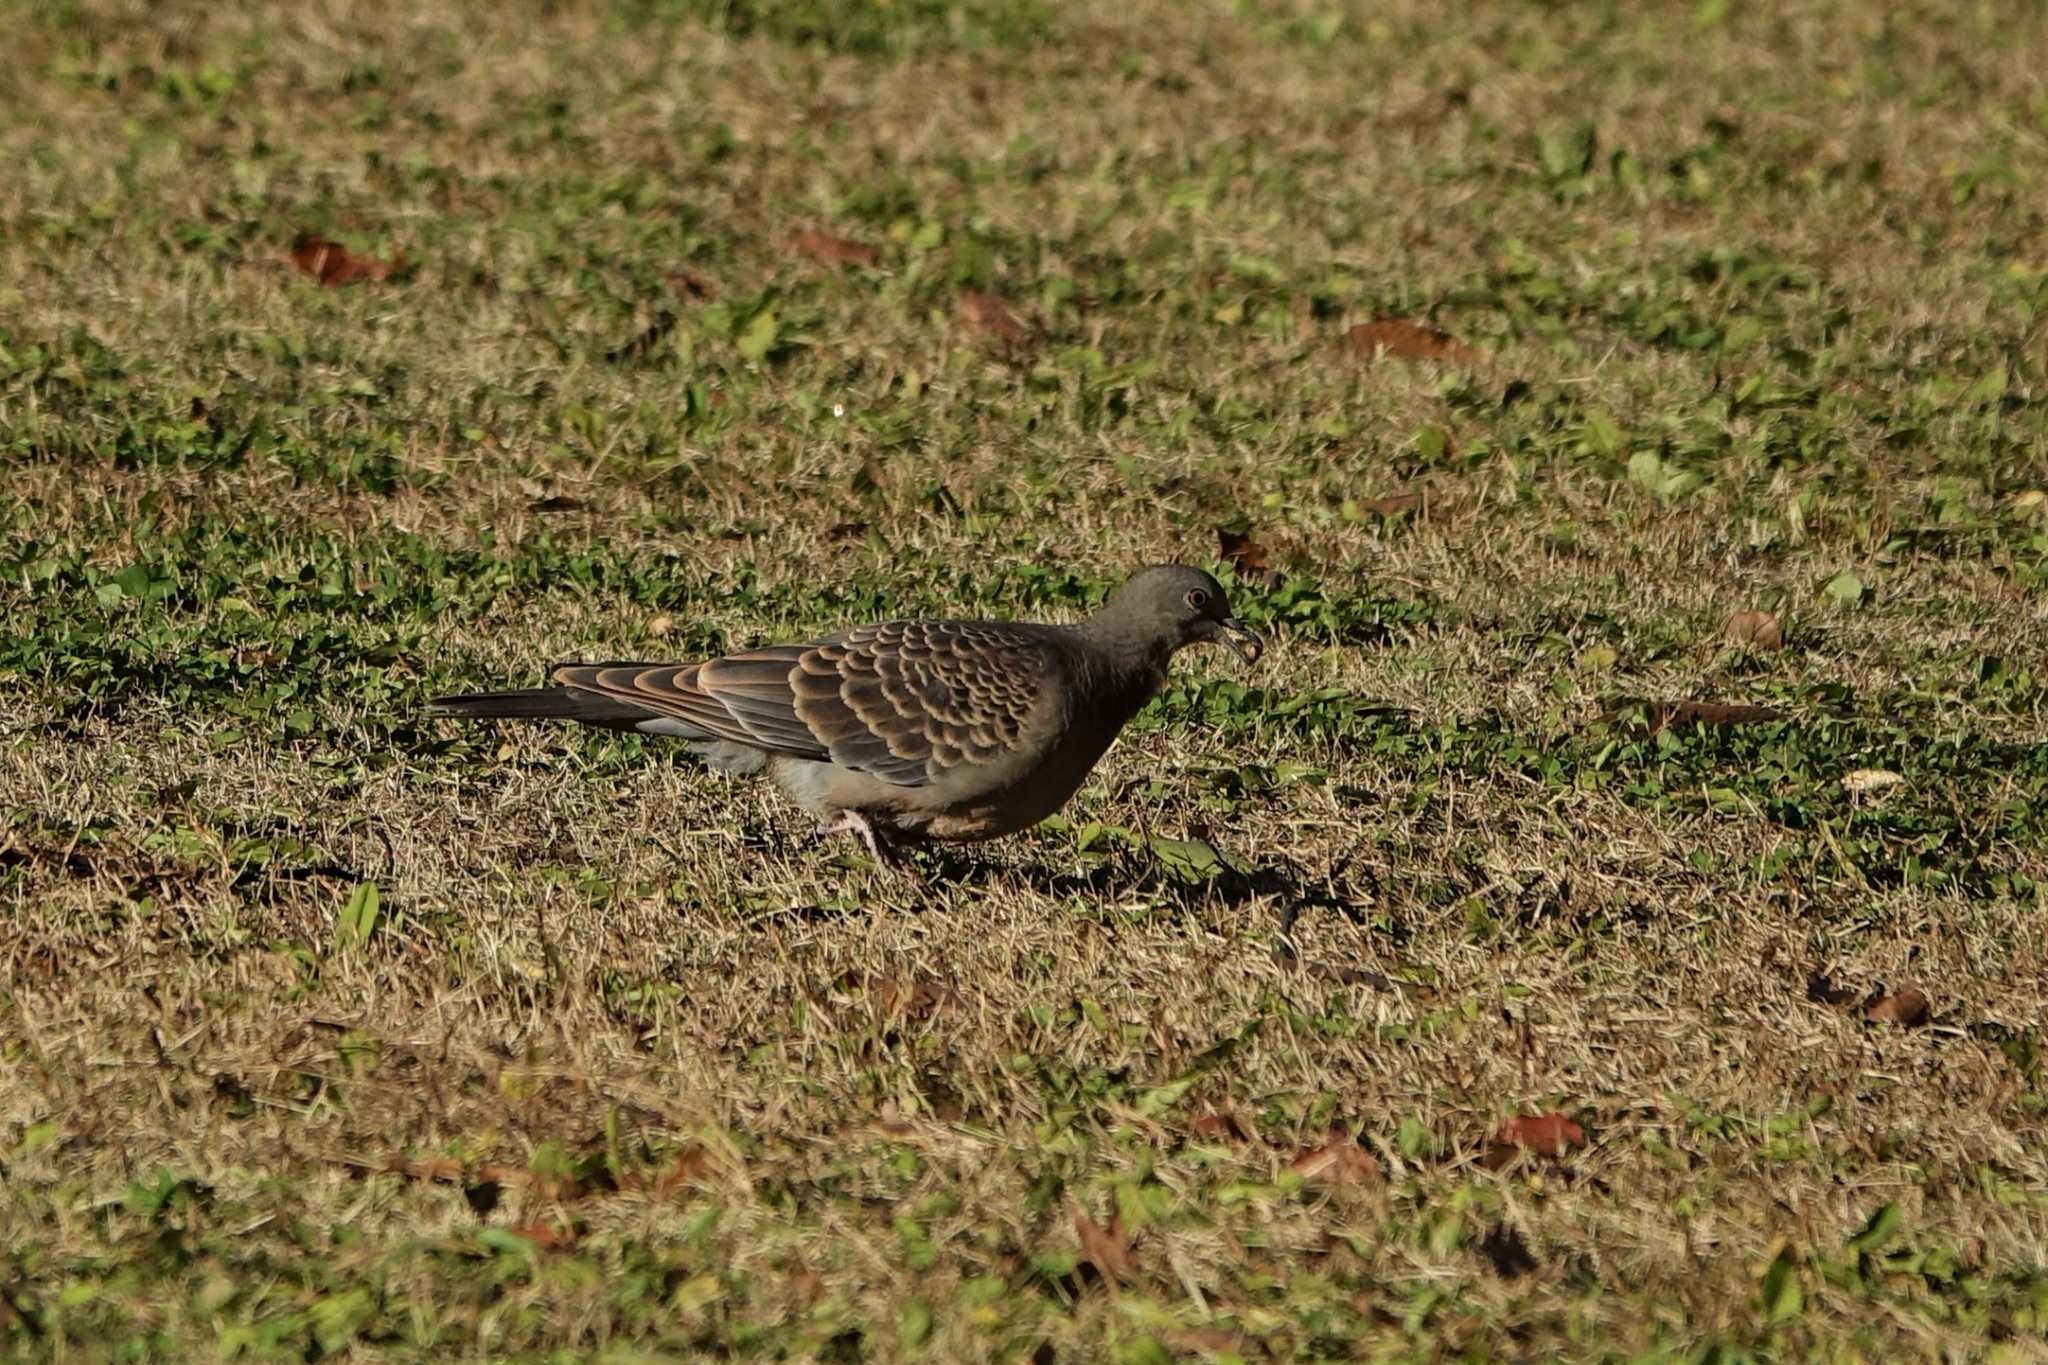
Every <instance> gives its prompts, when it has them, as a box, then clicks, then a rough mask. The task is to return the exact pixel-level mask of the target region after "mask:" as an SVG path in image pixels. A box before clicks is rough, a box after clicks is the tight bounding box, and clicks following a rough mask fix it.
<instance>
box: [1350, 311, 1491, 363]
mask: <svg viewBox="0 0 2048 1365" xmlns="http://www.w3.org/2000/svg"><path fill="white" fill-rule="evenodd" d="M1343 346H1344V349H1345V350H1347V351H1349V352H1351V354H1353V355H1355V356H1357V357H1358V358H1359V359H1361V360H1372V359H1374V358H1376V357H1378V356H1380V355H1382V354H1385V355H1389V356H1392V357H1393V358H1394V359H1396V360H1450V361H1457V362H1461V363H1462V362H1465V361H1471V360H1477V359H1478V358H1479V353H1478V352H1477V351H1475V350H1473V349H1472V348H1471V347H1470V346H1467V345H1465V344H1464V343H1463V342H1461V341H1459V340H1458V339H1457V338H1455V337H1453V336H1450V335H1449V334H1448V333H1445V332H1440V331H1438V330H1437V329H1436V328H1434V327H1432V326H1430V325H1429V324H1428V323H1426V322H1417V321H1415V320H1414V319H1413V318H1380V319H1378V320H1376V321H1373V322H1361V323H1359V324H1358V325H1357V326H1356V327H1353V328H1352V329H1351V330H1350V331H1348V332H1346V333H1345V334H1344V340H1343Z"/></svg>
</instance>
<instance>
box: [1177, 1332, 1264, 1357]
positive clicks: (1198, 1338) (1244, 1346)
mask: <svg viewBox="0 0 2048 1365" xmlns="http://www.w3.org/2000/svg"><path fill="white" fill-rule="evenodd" d="M1159 1339H1160V1341H1162V1342H1164V1343H1165V1344H1166V1345H1168V1346H1171V1347H1173V1348H1174V1349H1175V1350H1177V1351H1200V1352H1202V1353H1204V1354H1205V1355H1212V1356H1220V1355H1233V1356H1239V1357H1243V1358H1245V1359H1249V1358H1250V1357H1251V1356H1252V1355H1254V1354H1256V1353H1258V1352H1259V1347H1258V1343H1257V1342H1255V1341H1253V1340H1252V1339H1251V1338H1250V1337H1248V1336H1246V1335H1245V1334H1244V1333H1242V1332H1226V1331H1224V1330H1223V1329H1222V1328H1221V1327H1169V1328H1167V1329H1166V1330H1165V1331H1163V1332H1161V1333H1160V1334H1159Z"/></svg>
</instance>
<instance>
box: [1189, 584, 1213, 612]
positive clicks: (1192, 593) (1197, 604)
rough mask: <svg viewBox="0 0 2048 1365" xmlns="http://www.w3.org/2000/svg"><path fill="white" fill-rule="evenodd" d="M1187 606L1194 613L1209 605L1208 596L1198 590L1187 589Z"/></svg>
mask: <svg viewBox="0 0 2048 1365" xmlns="http://www.w3.org/2000/svg"><path fill="white" fill-rule="evenodd" d="M1188 605H1189V606H1191V607H1193V608H1194V609H1195V610H1196V611H1200V610H1201V609H1202V608H1203V607H1206V606H1208V605H1209V594H1208V593H1206V592H1203V591H1202V590H1201V589H1200V588H1189V589H1188Z"/></svg>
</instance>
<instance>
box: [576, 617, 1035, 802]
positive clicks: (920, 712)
mask: <svg viewBox="0 0 2048 1365" xmlns="http://www.w3.org/2000/svg"><path fill="white" fill-rule="evenodd" d="M1054 668H1055V664H1054V660H1053V654H1052V651H1050V650H1049V649H1048V648H1047V645H1046V642H1045V641H1044V640H1042V639H1040V638H1038V636H1037V635H1036V634H1034V633H1031V632H1027V631H1022V630H1019V629H1017V628H1015V627H1011V626H1006V625H1002V624H998V623H985V622H969V621H885V622H883V623H882V624H880V625H874V626H862V627H860V628H859V629H857V630H852V631H848V632H846V633H845V634H843V635H836V636H833V637H831V638H829V639H825V640H820V641H817V642H815V643H812V644H804V645H774V646H771V647H769V648H766V649H750V650H745V651H743V652H741V653H738V654H729V655H727V656H725V657H724V658H721V659H712V660H710V661H709V662H706V663H701V664H567V665H564V666H563V667H561V668H559V669H557V670H556V671H555V675H554V677H555V681H556V682H557V683H559V684H561V685H562V686H565V687H570V688H575V689H578V690H581V691H586V692H594V693H598V694H601V695H604V696H608V697H615V698H618V699H620V700H623V701H629V702H632V703H634V704H635V705H638V706H643V707H646V708H647V709H648V710H650V711H654V712H658V713H660V714H662V715H665V716H672V717H674V718H676V719H678V720H681V721H684V722H686V723H688V724H689V725H692V726H694V727H696V728H698V729H701V730H703V731H704V732H705V733H706V734H708V735H714V736H716V737H718V738H720V739H729V740H733V741H735V742H737V743H740V744H749V745H753V746H755V747H756V748H759V749H763V750H766V751H767V752H769V753H775V754H787V755H790V756H791V757H795V758H807V759H813V760H817V761H829V762H832V763H836V764H838V765H839V766H841V767H843V768H850V769H853V770H854V771H856V772H864V773H870V774H872V775H874V776H875V777H878V778H881V779H882V780H883V781H885V782H889V783H892V784H894V785H896V786H899V787H922V786H927V785H929V784H930V783H932V782H933V781H935V780H937V779H938V778H939V777H940V776H941V775H942V774H943V773H945V772H946V771H947V770H948V769H951V768H954V767H957V766H959V765H961V764H963V763H966V764H987V763H993V762H996V761H998V760H1000V759H1001V758H1002V757H1004V756H1005V755H1007V754H1010V753H1012V752H1014V751H1016V750H1017V749H1018V748H1020V747H1021V746H1022V745H1023V744H1024V743H1026V742H1027V738H1028V735H1029V733H1030V731H1031V729H1032V725H1031V721H1032V716H1033V714H1034V712H1036V711H1037V710H1038V709H1039V708H1040V706H1041V704H1042V695H1043V693H1044V691H1045V687H1046V684H1047V682H1048V681H1049V679H1050V676H1051V674H1052V672H1053V670H1054Z"/></svg>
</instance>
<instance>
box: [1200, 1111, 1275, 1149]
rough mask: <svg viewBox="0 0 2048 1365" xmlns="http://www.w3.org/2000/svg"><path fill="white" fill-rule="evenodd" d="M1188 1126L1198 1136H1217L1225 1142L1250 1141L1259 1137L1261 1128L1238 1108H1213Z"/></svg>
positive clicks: (1216, 1137)
mask: <svg viewBox="0 0 2048 1365" xmlns="http://www.w3.org/2000/svg"><path fill="white" fill-rule="evenodd" d="M1188 1127H1189V1128H1190V1129H1192V1130H1193V1132H1194V1134H1195V1136H1196V1137H1205V1138H1215V1139H1218V1140H1220V1141H1223V1142H1250V1141H1252V1140H1253V1139H1254V1138H1256V1137H1258V1135H1259V1130H1258V1129H1257V1128H1255V1127H1253V1126H1252V1124H1251V1121H1250V1120H1248V1119H1246V1118H1245V1117H1244V1115H1242V1114H1240V1113H1238V1112H1237V1110H1236V1109H1234V1108H1230V1109H1212V1110H1210V1111H1209V1112H1208V1113H1206V1114H1203V1115H1202V1116H1201V1117H1200V1118H1198V1119H1196V1120H1195V1121H1194V1122H1193V1123H1191V1124H1189V1125H1188Z"/></svg>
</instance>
